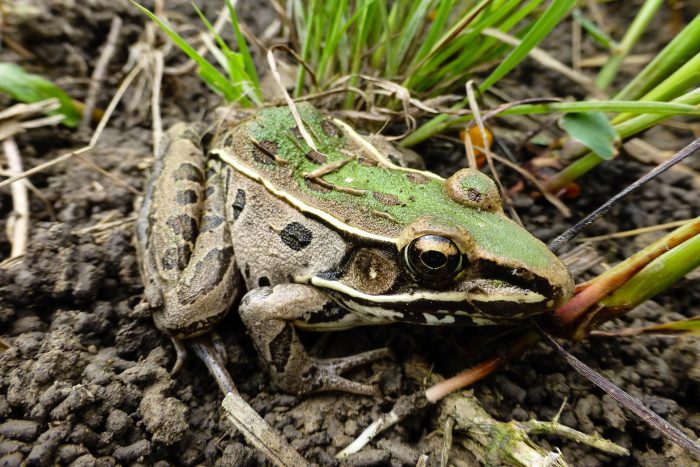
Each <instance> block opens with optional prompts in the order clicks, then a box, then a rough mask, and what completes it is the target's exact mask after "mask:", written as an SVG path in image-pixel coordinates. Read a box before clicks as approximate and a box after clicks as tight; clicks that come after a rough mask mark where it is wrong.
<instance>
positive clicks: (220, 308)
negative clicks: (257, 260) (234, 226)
mask: <svg viewBox="0 0 700 467" xmlns="http://www.w3.org/2000/svg"><path fill="white" fill-rule="evenodd" d="M220 164H221V163H220V162H219V161H217V160H207V159H206V157H205V155H204V153H203V151H202V148H201V147H200V143H199V136H198V135H197V133H196V132H195V131H193V130H192V129H191V128H189V127H187V126H185V125H183V124H178V125H175V126H173V127H172V128H171V129H170V130H168V132H167V136H166V139H165V142H164V144H163V152H162V154H161V156H160V157H159V159H158V161H157V162H156V165H155V168H154V169H155V170H154V176H153V178H152V180H151V182H150V183H149V186H148V188H147V196H146V201H145V202H144V205H143V207H142V209H141V212H140V218H139V222H138V227H137V240H138V242H137V243H138V249H139V256H140V258H141V267H142V276H143V279H144V282H145V284H146V290H145V292H144V302H146V303H147V304H148V306H149V308H150V310H151V311H152V313H153V318H154V321H155V323H156V325H157V326H158V328H160V329H161V330H163V331H164V332H166V333H167V334H168V335H170V336H171V337H172V338H174V339H184V338H190V337H194V336H197V335H201V334H204V333H206V332H208V331H209V330H210V329H211V328H212V327H213V326H214V325H215V324H216V322H218V321H219V320H220V319H221V318H222V317H223V316H224V315H225V314H226V313H227V311H228V309H229V308H230V306H231V304H232V302H233V301H234V300H235V298H236V296H237V293H238V290H239V289H240V287H241V279H240V277H239V273H238V271H237V269H236V267H235V258H234V253H233V245H232V242H231V235H230V231H229V228H228V223H227V222H225V221H224V218H225V208H224V199H225V186H224V179H223V178H222V176H221V168H220V167H219V165H220ZM181 357H182V353H181V352H178V361H177V363H176V364H175V367H176V368H177V367H178V366H180V365H181V364H182V358H181Z"/></svg>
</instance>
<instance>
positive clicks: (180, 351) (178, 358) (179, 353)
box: [170, 337, 187, 375]
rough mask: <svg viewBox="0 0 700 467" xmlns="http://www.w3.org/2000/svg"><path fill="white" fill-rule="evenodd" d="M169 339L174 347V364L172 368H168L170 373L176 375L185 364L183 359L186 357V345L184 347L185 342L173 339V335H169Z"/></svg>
mask: <svg viewBox="0 0 700 467" xmlns="http://www.w3.org/2000/svg"><path fill="white" fill-rule="evenodd" d="M170 341H171V342H172V343H173V347H174V348H175V364H174V365H173V368H172V370H170V374H171V375H176V374H177V373H178V372H179V371H180V370H181V369H182V367H183V366H184V365H185V360H186V359H187V347H185V344H183V342H182V341H181V340H179V339H175V338H174V337H171V338H170Z"/></svg>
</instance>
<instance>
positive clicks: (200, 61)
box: [130, 0, 249, 105]
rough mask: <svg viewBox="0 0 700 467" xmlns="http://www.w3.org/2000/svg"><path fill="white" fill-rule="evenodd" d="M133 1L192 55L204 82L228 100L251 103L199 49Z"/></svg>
mask: <svg viewBox="0 0 700 467" xmlns="http://www.w3.org/2000/svg"><path fill="white" fill-rule="evenodd" d="M130 1H131V3H132V4H133V5H134V6H135V7H136V8H138V9H139V10H140V11H141V12H142V13H143V14H145V15H146V16H148V17H149V18H150V20H151V21H153V22H155V23H156V24H157V25H158V26H159V27H160V28H161V29H162V30H163V32H165V34H166V35H167V36H168V37H169V38H170V40H172V41H173V42H174V43H175V45H177V46H178V47H179V48H180V50H182V51H183V52H185V54H187V56H188V57H190V58H191V59H192V60H194V62H195V63H196V64H197V66H198V67H199V74H200V75H201V76H202V79H203V80H204V82H205V83H206V84H207V85H208V86H209V87H210V88H212V89H213V90H214V91H216V92H218V93H220V94H221V95H223V96H224V98H225V99H226V100H227V101H228V102H232V101H240V102H241V103H242V104H244V105H245V104H247V105H249V102H247V101H248V99H247V98H246V97H245V95H244V94H243V93H242V92H241V91H240V90H239V89H237V88H236V87H235V86H234V85H233V84H232V83H231V82H230V81H229V80H228V79H227V78H226V77H225V76H224V75H223V74H221V72H220V71H219V70H217V69H216V68H215V67H214V66H213V65H212V64H211V63H209V62H208V61H207V60H206V59H205V58H204V57H202V56H201V55H200V54H198V53H197V51H196V50H195V49H194V48H193V47H192V46H190V45H189V44H188V43H187V41H186V40H185V39H184V38H183V37H182V36H180V35H179V34H178V33H177V32H175V30H174V29H173V28H172V27H171V26H170V25H169V24H168V23H167V22H165V21H163V20H161V19H160V18H158V17H157V16H156V15H155V14H153V13H152V12H151V11H150V10H148V9H147V8H145V7H143V6H141V5H140V4H138V3H136V2H135V1H134V0H130Z"/></svg>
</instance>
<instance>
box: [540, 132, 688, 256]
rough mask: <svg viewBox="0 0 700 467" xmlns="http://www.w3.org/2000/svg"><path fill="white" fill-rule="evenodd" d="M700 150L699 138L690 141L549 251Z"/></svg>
mask: <svg viewBox="0 0 700 467" xmlns="http://www.w3.org/2000/svg"><path fill="white" fill-rule="evenodd" d="M698 149H700V138H696V139H695V140H694V141H692V142H691V143H690V144H688V145H687V146H686V147H684V148H683V149H681V150H680V151H678V152H677V153H676V154H675V155H674V156H673V157H672V158H670V159H668V160H667V161H665V162H664V163H663V164H660V165H657V166H656V167H654V168H653V169H652V170H650V171H649V172H647V173H646V174H644V175H643V176H642V177H640V178H639V179H638V180H636V181H635V182H634V183H631V184H630V185H628V186H627V187H626V188H625V189H624V190H622V191H620V192H619V193H618V194H616V195H615V196H613V197H612V198H610V199H609V200H607V201H606V202H605V203H604V204H603V205H601V206H600V207H599V208H598V209H596V210H595V211H593V212H592V213H590V214H589V215H587V216H586V217H584V218H583V219H581V220H580V221H578V222H577V223H576V224H575V225H574V226H573V227H570V228H569V229H567V230H566V231H565V232H564V233H562V234H561V235H559V236H558V237H557V238H555V239H554V240H552V241H551V242H550V243H549V245H547V246H548V247H549V249H550V250H552V251H556V250H558V249H559V248H561V247H562V246H564V245H565V244H566V243H568V242H569V241H570V240H571V239H572V238H574V237H575V236H576V235H578V233H579V232H581V230H583V229H585V228H586V227H588V226H589V225H591V224H592V223H593V222H595V221H596V220H597V219H598V218H599V217H600V216H602V215H603V214H605V213H606V212H608V211H609V210H610V208H612V206H613V205H614V204H615V203H617V202H618V201H619V200H621V199H622V198H624V197H625V196H627V195H628V194H630V193H632V192H633V191H635V190H636V189H638V188H640V187H641V186H643V185H644V184H645V183H647V182H648V181H649V180H651V179H653V178H655V177H656V176H657V175H659V174H661V173H663V172H665V171H666V170H668V169H670V168H671V167H673V166H674V165H676V164H677V163H679V162H680V161H682V160H683V159H685V158H686V157H688V156H691V155H692V154H693V153H694V152H695V151H697V150H698Z"/></svg>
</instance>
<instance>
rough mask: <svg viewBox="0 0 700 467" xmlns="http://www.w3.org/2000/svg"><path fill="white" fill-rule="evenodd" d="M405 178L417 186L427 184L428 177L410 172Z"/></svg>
mask: <svg viewBox="0 0 700 467" xmlns="http://www.w3.org/2000/svg"><path fill="white" fill-rule="evenodd" d="M406 178H407V179H409V180H410V181H412V182H413V183H417V184H419V185H423V184H425V183H428V181H429V180H428V177H426V176H425V175H423V174H419V173H416V172H411V173H408V174H406Z"/></svg>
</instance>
